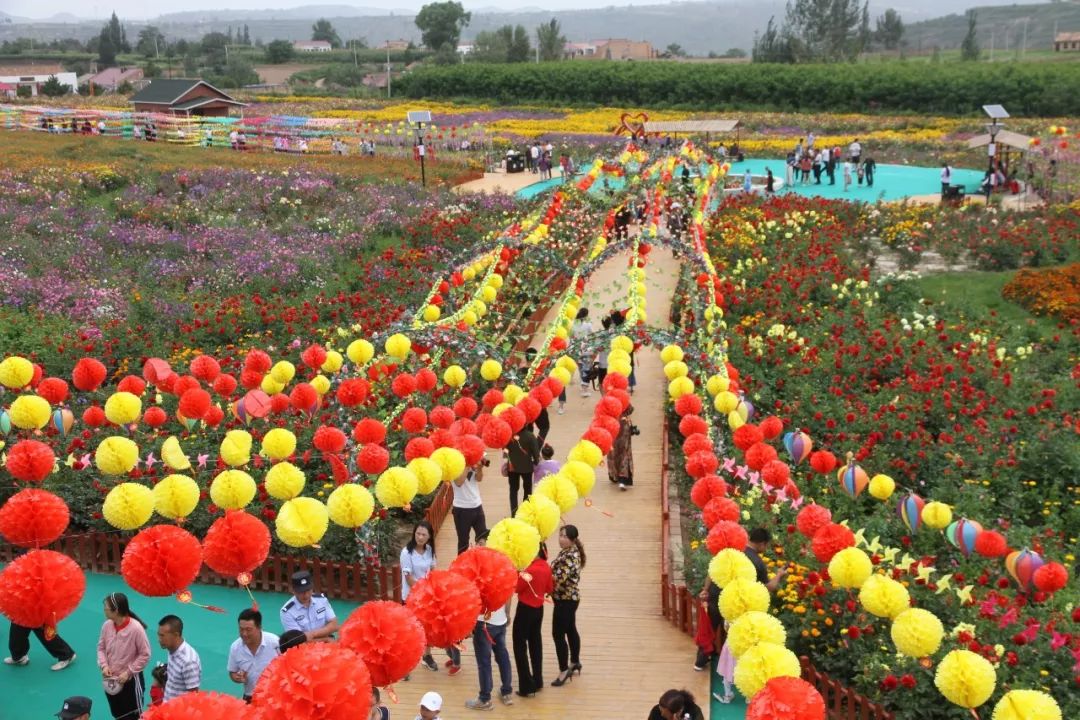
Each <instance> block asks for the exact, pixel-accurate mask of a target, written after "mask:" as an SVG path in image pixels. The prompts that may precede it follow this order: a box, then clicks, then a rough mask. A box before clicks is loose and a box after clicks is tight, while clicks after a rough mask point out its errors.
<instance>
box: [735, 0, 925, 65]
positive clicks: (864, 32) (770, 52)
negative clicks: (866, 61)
mask: <svg viewBox="0 0 1080 720" xmlns="http://www.w3.org/2000/svg"><path fill="white" fill-rule="evenodd" d="M903 38H904V21H903V20H902V19H901V17H900V14H899V13H898V12H896V11H895V10H893V9H892V8H889V9H888V10H886V11H885V13H884V14H883V15H881V16H880V17H878V18H877V23H876V28H875V29H874V30H871V29H870V7H869V3H868V2H864V3H863V5H862V7H861V8H860V6H859V0H789V1H788V4H787V13H786V16H785V18H784V22H783V24H781V25H780V26H777V25H776V23H775V19H774V18H769V23H768V25H767V26H766V28H765V32H763V33H761V34H760V35H759V36H757V37H756V38H755V40H754V51H753V58H754V62H774V63H775V62H781V63H798V62H841V61H850V60H854V59H855V58H856V57H858V56H859V54H860V53H863V52H865V51H867V50H869V49H871V47H872V46H873V45H874V44H875V43H876V44H878V45H880V46H881V47H883V48H885V49H886V50H895V49H897V48H899V47H900V46H901V43H902V42H903Z"/></svg>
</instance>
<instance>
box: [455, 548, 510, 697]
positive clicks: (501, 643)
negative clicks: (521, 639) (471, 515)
mask: <svg viewBox="0 0 1080 720" xmlns="http://www.w3.org/2000/svg"><path fill="white" fill-rule="evenodd" d="M486 540H487V532H486V531H485V532H484V534H483V535H481V536H477V538H476V544H477V545H483V544H484V543H485V541H486ZM506 620H507V619H506V607H505V606H503V607H501V608H499V609H498V610H496V611H494V612H492V613H491V614H490V615H488V614H483V615H481V616H480V617H478V618H477V619H476V626H475V627H474V628H473V636H472V639H473V651H474V653H475V655H476V669H477V674H478V675H479V680H480V694H479V695H477V696H476V698H475V699H474V700H466V701H465V707H467V708H469V709H470V710H491V708H492V705H491V691H492V690H493V689H494V685H495V679H494V677H493V675H492V672H491V655H492V654H493V653H494V655H495V662H496V663H498V665H499V699H500V700H501V701H502V704H503V705H513V704H514V697H513V694H512V693H513V690H514V678H513V670H512V668H511V665H510V653H509V652H507V650H506V624H507V623H506Z"/></svg>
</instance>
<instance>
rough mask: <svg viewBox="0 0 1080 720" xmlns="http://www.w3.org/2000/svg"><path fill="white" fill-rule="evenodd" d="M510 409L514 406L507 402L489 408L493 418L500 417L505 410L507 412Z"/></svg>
mask: <svg viewBox="0 0 1080 720" xmlns="http://www.w3.org/2000/svg"><path fill="white" fill-rule="evenodd" d="M512 407H514V406H513V405H511V404H510V403H508V402H501V403H499V404H498V405H496V406H495V407H493V408H491V414H492V415H494V416H495V417H499V416H500V415H502V414H503V413H504V412H506V411H507V410H509V409H510V408H512Z"/></svg>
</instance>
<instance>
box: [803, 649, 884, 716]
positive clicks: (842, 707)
mask: <svg viewBox="0 0 1080 720" xmlns="http://www.w3.org/2000/svg"><path fill="white" fill-rule="evenodd" d="M799 663H800V664H801V665H802V677H803V680H806V681H807V682H808V683H810V684H811V685H813V686H814V687H815V688H817V691H818V692H819V693H821V697H822V698H824V700H825V709H826V712H827V713H828V717H829V720H895V718H896V715H895V714H894V713H892V712H890V711H888V710H886V709H885V708H883V707H882V706H881V705H878V704H877V703H875V702H873V701H871V700H870V699H869V698H867V697H865V696H863V695H860V694H859V693H857V692H855V691H854V690H852V689H851V688H849V687H845V686H844V685H842V684H840V683H839V682H837V681H836V680H833V679H832V678H831V677H829V676H828V675H826V674H825V673H823V672H819V671H818V670H817V668H815V667H814V665H813V663H811V662H810V658H808V657H806V656H803V657H801V658H799Z"/></svg>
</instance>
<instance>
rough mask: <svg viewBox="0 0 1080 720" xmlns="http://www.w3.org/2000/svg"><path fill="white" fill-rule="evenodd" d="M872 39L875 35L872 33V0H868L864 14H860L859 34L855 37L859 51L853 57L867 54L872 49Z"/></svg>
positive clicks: (863, 8) (863, 9) (863, 10)
mask: <svg viewBox="0 0 1080 720" xmlns="http://www.w3.org/2000/svg"><path fill="white" fill-rule="evenodd" d="M872 39H873V34H872V33H871V32H870V0H866V2H864V3H863V6H862V12H861V13H860V14H859V33H858V35H857V36H856V37H855V45H856V48H857V49H856V50H855V51H854V52H853V53H852V54H851V56H852V57H854V56H857V55H858V54H859V53H863V52H866V51H867V50H868V49H870V41H871V40H872Z"/></svg>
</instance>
